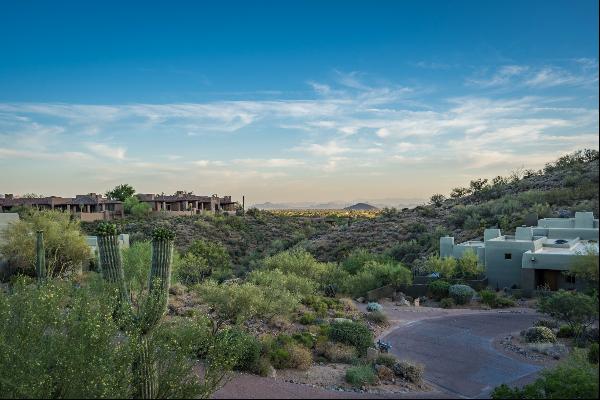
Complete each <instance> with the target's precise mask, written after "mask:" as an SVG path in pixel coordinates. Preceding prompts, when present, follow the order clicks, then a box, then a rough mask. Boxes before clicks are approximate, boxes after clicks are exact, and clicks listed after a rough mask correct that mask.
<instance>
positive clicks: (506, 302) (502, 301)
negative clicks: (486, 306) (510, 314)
mask: <svg viewBox="0 0 600 400" xmlns="http://www.w3.org/2000/svg"><path fill="white" fill-rule="evenodd" d="M514 306H515V301H514V300H513V299H511V298H508V297H504V296H498V298H497V299H496V308H507V307H514Z"/></svg>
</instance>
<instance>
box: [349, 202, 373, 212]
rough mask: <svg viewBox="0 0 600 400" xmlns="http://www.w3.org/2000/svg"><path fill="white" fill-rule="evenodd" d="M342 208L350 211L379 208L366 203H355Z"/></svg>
mask: <svg viewBox="0 0 600 400" xmlns="http://www.w3.org/2000/svg"><path fill="white" fill-rule="evenodd" d="M344 210H352V211H370V210H379V208H377V207H375V206H372V205H370V204H367V203H356V204H354V205H352V206H349V207H345V208H344Z"/></svg>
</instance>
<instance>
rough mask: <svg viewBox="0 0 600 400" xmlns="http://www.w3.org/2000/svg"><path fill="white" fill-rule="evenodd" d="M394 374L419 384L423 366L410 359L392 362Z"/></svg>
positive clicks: (421, 379) (421, 378)
mask: <svg viewBox="0 0 600 400" xmlns="http://www.w3.org/2000/svg"><path fill="white" fill-rule="evenodd" d="M392 370H393V371H394V374H396V376H398V377H400V378H402V379H404V380H407V381H409V382H412V383H416V384H420V383H421V382H422V381H423V373H424V372H425V367H423V365H421V364H416V363H413V362H410V361H406V360H402V361H398V362H397V363H396V364H394V367H393V368H392Z"/></svg>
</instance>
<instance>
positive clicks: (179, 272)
mask: <svg viewBox="0 0 600 400" xmlns="http://www.w3.org/2000/svg"><path fill="white" fill-rule="evenodd" d="M176 265H177V268H176V269H175V271H174V274H175V276H176V277H177V280H178V281H179V282H181V283H183V284H185V285H194V284H196V283H200V282H202V281H203V280H204V279H206V278H207V277H208V276H210V274H211V273H212V269H211V268H210V267H209V266H208V261H206V259H205V258H204V257H200V256H197V255H196V254H194V253H191V252H189V253H187V254H186V255H185V256H183V257H182V258H181V260H180V262H179V263H177V264H176Z"/></svg>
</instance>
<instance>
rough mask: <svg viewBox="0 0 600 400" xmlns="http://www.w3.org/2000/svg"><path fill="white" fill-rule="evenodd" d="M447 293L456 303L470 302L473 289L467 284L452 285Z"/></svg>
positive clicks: (473, 292)
mask: <svg viewBox="0 0 600 400" xmlns="http://www.w3.org/2000/svg"><path fill="white" fill-rule="evenodd" d="M448 294H449V295H450V297H451V298H452V299H454V301H455V302H456V304H468V303H470V302H471V299H472V298H473V295H474V294H475V291H474V290H473V288H471V287H470V286H467V285H452V286H450V289H448Z"/></svg>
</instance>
